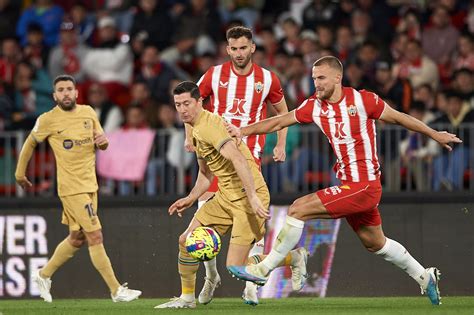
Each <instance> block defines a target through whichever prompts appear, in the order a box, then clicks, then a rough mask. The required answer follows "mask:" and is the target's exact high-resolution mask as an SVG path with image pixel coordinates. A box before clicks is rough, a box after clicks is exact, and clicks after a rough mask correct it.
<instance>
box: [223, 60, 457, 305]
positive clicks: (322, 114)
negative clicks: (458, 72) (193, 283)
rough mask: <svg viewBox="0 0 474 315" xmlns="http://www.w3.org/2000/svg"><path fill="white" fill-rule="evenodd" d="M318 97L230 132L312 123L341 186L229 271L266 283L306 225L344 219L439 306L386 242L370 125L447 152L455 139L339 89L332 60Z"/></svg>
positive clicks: (316, 198) (308, 202)
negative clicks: (406, 133)
mask: <svg viewBox="0 0 474 315" xmlns="http://www.w3.org/2000/svg"><path fill="white" fill-rule="evenodd" d="M312 74H313V80H314V85H315V88H316V93H315V95H313V96H311V97H310V98H308V99H307V100H306V101H304V102H303V103H302V104H301V105H300V106H299V107H298V108H297V109H295V110H294V111H292V112H290V113H288V114H286V115H284V116H280V117H274V118H270V119H267V120H264V121H261V122H258V123H256V124H252V125H249V126H246V127H243V128H241V129H240V130H239V129H237V128H235V127H234V126H232V125H228V126H227V127H228V130H229V131H230V133H231V134H233V135H235V136H237V137H242V136H247V135H251V134H264V133H269V132H274V131H276V130H280V129H281V128H285V127H288V126H291V125H294V124H297V123H300V124H308V123H313V122H314V123H315V124H316V125H318V127H319V128H321V130H322V131H323V133H324V134H325V135H326V137H327V138H328V140H329V143H330V144H331V146H332V148H333V151H334V153H335V154H336V156H337V163H336V166H335V170H336V174H337V177H338V178H339V179H340V180H341V185H339V186H333V187H329V188H325V189H322V190H319V191H317V192H316V193H313V194H309V195H306V196H303V197H301V198H299V199H297V200H296V201H295V202H294V203H293V204H292V205H291V206H290V208H289V210H288V216H287V219H286V223H285V225H284V227H283V228H282V230H281V231H280V233H279V235H278V236H277V239H276V242H275V244H274V246H273V248H272V250H271V252H270V254H269V255H268V256H267V257H266V258H265V259H264V260H263V261H262V262H261V263H259V264H257V265H253V266H231V267H229V268H228V270H229V271H230V272H231V273H232V274H234V275H235V276H237V277H238V278H240V279H243V280H249V281H254V282H258V283H261V284H263V283H265V282H266V280H267V278H268V275H269V273H270V272H271V271H272V270H273V269H274V268H275V267H276V266H277V265H278V264H279V263H280V261H282V259H284V257H285V255H286V253H288V251H290V250H291V249H292V248H293V247H294V246H295V245H296V244H297V243H298V241H299V239H300V237H301V234H302V231H303V226H304V222H305V221H307V220H311V219H336V218H341V217H344V218H346V220H347V222H348V223H349V224H350V225H351V227H352V229H353V230H354V231H355V233H356V234H357V236H358V237H359V238H360V240H361V242H362V244H363V245H364V246H365V248H366V249H367V250H368V251H370V252H372V253H374V254H376V255H378V256H381V257H382V258H384V259H385V260H386V261H389V262H391V263H392V264H394V265H395V266H397V267H399V268H400V269H402V270H403V271H405V272H406V273H407V274H408V275H409V276H410V277H412V278H413V279H414V280H415V281H416V282H417V283H418V284H419V285H420V287H421V290H422V293H426V294H427V295H428V297H429V299H430V301H431V303H432V304H434V305H439V304H441V302H440V293H439V288H438V282H439V275H440V273H439V271H438V270H437V269H436V268H434V267H431V268H426V269H425V267H423V266H422V265H421V264H420V263H419V262H418V261H416V260H415V259H414V258H413V257H412V256H411V255H410V254H409V253H408V251H407V250H406V249H405V248H404V247H403V245H401V244H400V243H398V242H397V241H395V240H392V239H390V238H388V237H386V236H385V235H384V233H383V230H382V220H381V217H380V213H379V210H378V205H379V202H380V197H381V195H382V187H381V184H380V165H379V161H378V158H377V149H376V137H375V120H376V119H380V120H382V121H384V122H387V123H391V124H398V125H401V126H403V127H405V128H407V129H409V130H412V131H416V132H419V133H422V134H424V135H427V136H429V137H430V138H432V139H433V140H435V141H437V142H438V143H439V144H440V145H441V146H443V147H444V148H446V149H448V150H451V147H450V146H449V143H461V142H462V141H461V140H460V139H459V138H457V137H456V135H454V134H450V133H447V132H444V131H436V130H433V129H431V128H430V127H428V126H427V125H425V124H424V123H422V122H421V121H419V120H417V119H415V118H413V117H411V116H408V115H406V114H403V113H401V112H398V111H396V110H394V109H392V108H391V107H390V106H389V105H388V104H387V103H385V102H384V101H383V100H382V99H381V98H379V96H378V95H376V94H374V93H371V92H368V91H365V90H361V91H357V90H355V89H353V88H350V87H343V86H342V85H341V81H342V76H343V68H342V64H341V62H340V61H339V59H337V58H336V57H333V56H327V57H322V58H320V59H318V60H317V61H316V62H315V63H314V65H313V73H312Z"/></svg>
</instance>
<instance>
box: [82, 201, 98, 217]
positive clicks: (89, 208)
mask: <svg viewBox="0 0 474 315" xmlns="http://www.w3.org/2000/svg"><path fill="white" fill-rule="evenodd" d="M84 208H85V209H86V211H87V214H89V217H91V218H92V217H95V213H94V208H93V207H92V203H88V204H87V205H85V206H84Z"/></svg>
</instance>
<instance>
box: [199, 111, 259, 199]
mask: <svg viewBox="0 0 474 315" xmlns="http://www.w3.org/2000/svg"><path fill="white" fill-rule="evenodd" d="M192 136H193V144H194V146H195V148H196V154H197V157H198V159H203V160H204V161H205V162H206V164H207V166H208V167H209V169H210V170H211V172H212V173H213V174H214V175H215V176H217V177H218V178H219V181H218V188H219V191H220V192H221V193H222V194H223V195H224V196H225V197H226V198H227V199H229V200H230V201H233V200H237V199H241V198H242V197H244V196H246V193H245V189H244V188H243V185H242V182H241V180H240V178H239V176H238V175H237V172H236V170H235V168H234V165H233V164H232V162H231V161H230V160H228V159H226V158H225V157H224V156H222V154H220V152H219V151H220V149H221V148H222V146H223V145H224V144H225V143H227V142H228V141H235V139H233V138H232V137H231V136H230V135H229V133H228V132H227V130H226V128H225V125H224V120H223V118H222V117H221V116H218V115H216V114H213V113H211V112H208V111H207V110H203V111H201V113H199V115H198V117H197V119H196V122H195V124H194V126H193V127H192ZM238 149H239V151H240V152H242V154H243V155H244V157H245V159H246V160H247V163H248V165H249V168H250V171H251V173H252V177H253V180H254V182H255V189H258V188H260V187H262V186H265V185H266V183H265V180H264V179H263V176H262V174H261V173H260V170H259V167H258V165H257V163H256V162H255V160H254V157H253V156H252V153H251V152H250V150H249V148H248V147H247V145H246V144H245V143H244V142H243V141H242V142H240V144H239V145H238Z"/></svg>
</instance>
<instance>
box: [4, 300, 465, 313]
mask: <svg viewBox="0 0 474 315" xmlns="http://www.w3.org/2000/svg"><path fill="white" fill-rule="evenodd" d="M165 301H166V300H165V299H140V300H138V301H134V302H131V303H123V304H122V303H113V302H112V301H111V300H93V299H81V300H74V299H71V300H55V301H54V302H53V303H52V304H49V303H45V302H43V301H41V300H39V299H38V300H3V301H0V314H2V315H9V314H34V315H40V314H48V315H52V314H67V315H72V314H94V315H95V314H158V313H159V314H185V313H187V314H193V315H194V314H226V315H231V314H239V315H240V314H272V315H277V314H291V315H293V314H308V315H310V314H311V315H313V314H314V315H322V314H351V315H353V314H364V315H365V314H377V315H380V314H381V315H385V314H402V315H410V314H416V315H419V314H443V315H445V314H469V315H474V297H444V298H443V305H441V306H432V305H431V304H429V301H428V299H427V298H426V297H416V298H414V297H396V298H393V297H390V298H325V299H321V298H286V299H279V300H274V299H264V300H261V301H260V305H258V306H256V307H252V306H249V305H245V304H243V303H242V301H241V300H240V299H224V298H216V299H215V300H214V301H212V303H210V304H208V305H198V306H197V308H196V309H194V310H155V309H153V307H154V306H155V305H157V304H160V303H163V302H165Z"/></svg>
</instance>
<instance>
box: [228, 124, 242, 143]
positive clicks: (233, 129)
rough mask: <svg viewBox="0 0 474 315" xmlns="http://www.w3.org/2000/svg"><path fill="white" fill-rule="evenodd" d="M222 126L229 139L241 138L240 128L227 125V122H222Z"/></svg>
mask: <svg viewBox="0 0 474 315" xmlns="http://www.w3.org/2000/svg"><path fill="white" fill-rule="evenodd" d="M224 125H225V129H227V132H228V133H229V135H230V136H231V137H236V138H238V139H241V138H242V132H241V131H240V128H238V127H236V126H234V125H232V124H231V123H228V122H227V121H224Z"/></svg>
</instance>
